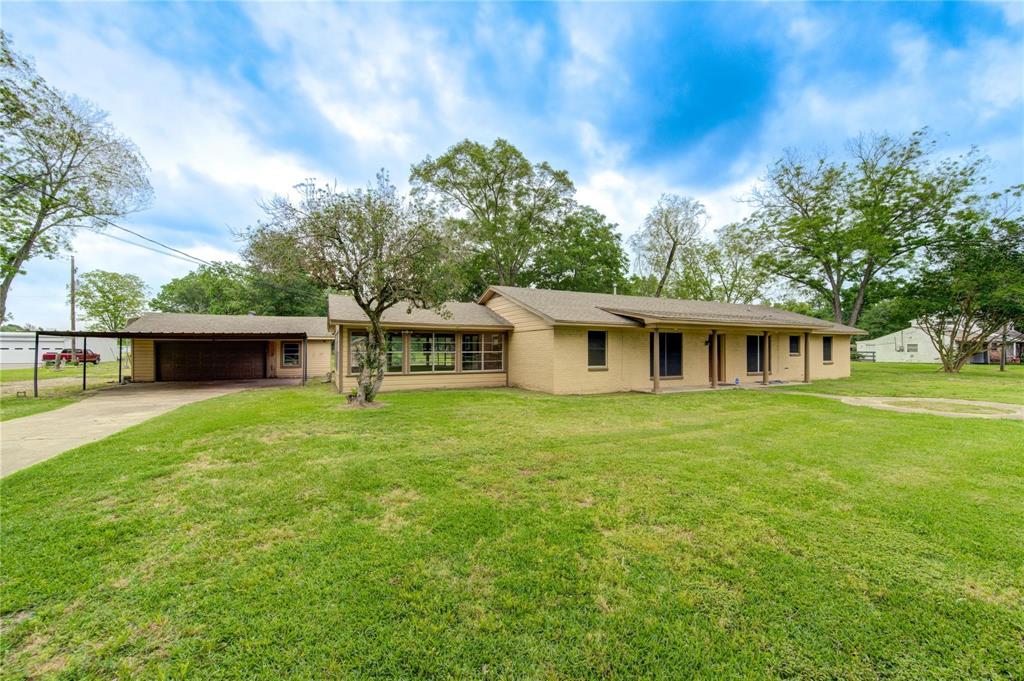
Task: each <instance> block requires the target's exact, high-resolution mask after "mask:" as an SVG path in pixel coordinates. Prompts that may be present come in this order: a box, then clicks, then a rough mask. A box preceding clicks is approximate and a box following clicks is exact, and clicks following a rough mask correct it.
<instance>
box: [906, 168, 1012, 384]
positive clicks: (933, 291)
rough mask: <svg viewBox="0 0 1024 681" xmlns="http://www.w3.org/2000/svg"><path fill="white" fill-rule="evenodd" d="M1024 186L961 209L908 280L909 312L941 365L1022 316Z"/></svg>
mask: <svg viewBox="0 0 1024 681" xmlns="http://www.w3.org/2000/svg"><path fill="white" fill-rule="evenodd" d="M1022 191H1024V186H1018V187H1014V188H1012V189H1011V190H1010V191H1008V192H1005V193H1003V194H1001V195H997V196H995V197H993V198H994V199H997V200H998V201H999V203H997V204H995V205H992V204H989V205H985V206H982V207H979V208H976V209H974V210H970V211H965V212H963V213H961V214H960V216H959V219H958V221H957V222H956V224H954V225H952V226H951V227H950V228H949V229H948V230H947V232H946V233H945V234H943V235H942V237H941V238H939V239H936V240H935V241H933V242H932V243H931V244H929V247H928V249H927V252H926V254H925V264H924V266H923V267H922V268H921V269H920V271H919V272H918V273H917V275H916V276H915V277H914V278H913V279H912V280H911V281H910V282H909V284H908V286H907V297H906V298H905V303H906V306H907V314H909V315H911V316H913V318H914V319H916V321H917V325H918V326H919V327H920V328H921V329H922V330H924V331H925V333H927V334H928V336H929V338H930V339H931V341H932V344H933V345H934V346H935V349H936V350H937V351H938V353H939V357H940V359H941V360H942V368H943V370H944V371H946V372H947V373H958V372H959V371H960V369H961V368H962V367H963V365H964V364H966V363H967V361H968V360H969V359H970V358H971V355H973V354H974V353H977V352H980V351H982V350H983V349H985V347H986V346H987V343H988V341H989V339H990V338H991V337H992V336H994V335H996V334H997V333H999V332H1001V331H1002V330H1003V329H1004V328H1005V326H1006V325H1007V324H1009V323H1011V322H1012V321H1013V320H1014V319H1020V318H1021V317H1024V215H1022V213H1021V209H1020V197H1021V193H1022Z"/></svg>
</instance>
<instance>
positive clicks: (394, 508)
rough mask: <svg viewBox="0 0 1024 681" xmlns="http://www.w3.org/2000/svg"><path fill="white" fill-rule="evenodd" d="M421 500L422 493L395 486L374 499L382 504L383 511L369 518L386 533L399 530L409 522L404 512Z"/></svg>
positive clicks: (379, 504)
mask: <svg viewBox="0 0 1024 681" xmlns="http://www.w3.org/2000/svg"><path fill="white" fill-rule="evenodd" d="M419 500H420V495H419V494H418V493H417V492H416V491H414V490H410V489H403V488H395V489H393V490H391V491H390V492H388V493H387V494H384V495H382V496H380V497H376V498H374V499H372V500H371V501H373V502H374V503H375V504H376V505H378V506H380V508H381V512H380V513H378V514H376V515H374V516H372V517H371V518H368V519H367V521H368V522H370V523H371V524H373V525H374V526H375V527H376V528H377V529H378V530H380V531H382V532H386V533H392V532H398V531H399V530H401V529H402V528H404V527H406V526H407V525H408V524H409V520H408V519H407V518H406V517H405V515H404V513H405V511H406V509H408V507H409V506H411V505H412V504H414V503H415V502H417V501H419Z"/></svg>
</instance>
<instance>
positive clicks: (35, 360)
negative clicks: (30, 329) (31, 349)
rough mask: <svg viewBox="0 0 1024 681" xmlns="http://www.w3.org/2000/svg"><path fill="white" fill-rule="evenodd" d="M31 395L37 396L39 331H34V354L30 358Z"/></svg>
mask: <svg viewBox="0 0 1024 681" xmlns="http://www.w3.org/2000/svg"><path fill="white" fill-rule="evenodd" d="M32 397H39V332H38V331H36V354H35V357H33V358H32Z"/></svg>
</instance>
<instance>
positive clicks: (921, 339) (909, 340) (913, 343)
mask: <svg viewBox="0 0 1024 681" xmlns="http://www.w3.org/2000/svg"><path fill="white" fill-rule="evenodd" d="M857 352H873V353H875V361H876V362H912V363H917V364H933V363H934V364H938V363H941V362H942V359H941V358H940V357H939V353H938V351H937V350H936V349H935V346H934V345H933V344H932V340H931V338H929V336H928V334H927V333H925V332H924V331H923V330H922V329H920V328H918V327H916V326H913V325H911V326H910V327H908V328H906V329H902V330H900V331H894V332H893V333H890V334H887V335H885V336H880V337H878V338H873V339H871V340H859V341H857Z"/></svg>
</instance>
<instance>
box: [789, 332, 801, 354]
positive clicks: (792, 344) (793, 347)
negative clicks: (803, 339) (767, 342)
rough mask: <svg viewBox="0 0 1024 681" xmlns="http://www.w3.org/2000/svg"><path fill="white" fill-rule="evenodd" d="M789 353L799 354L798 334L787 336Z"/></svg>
mask: <svg viewBox="0 0 1024 681" xmlns="http://www.w3.org/2000/svg"><path fill="white" fill-rule="evenodd" d="M789 354H791V355H799V354H800V336H790V337H789Z"/></svg>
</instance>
